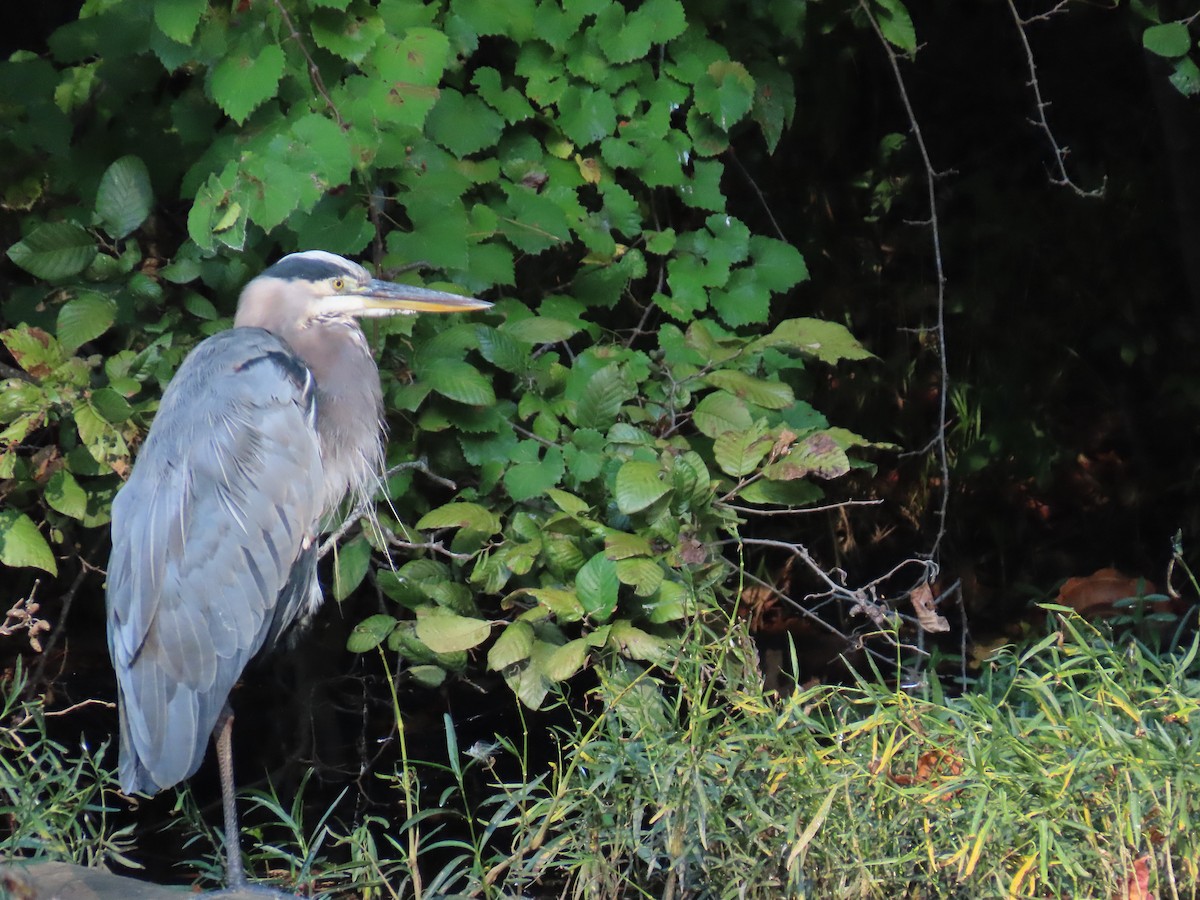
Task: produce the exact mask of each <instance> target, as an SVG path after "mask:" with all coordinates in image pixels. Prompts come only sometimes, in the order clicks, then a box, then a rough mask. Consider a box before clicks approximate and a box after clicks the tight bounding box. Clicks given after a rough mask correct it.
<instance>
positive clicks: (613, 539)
mask: <svg viewBox="0 0 1200 900" xmlns="http://www.w3.org/2000/svg"><path fill="white" fill-rule="evenodd" d="M652 552H653V551H652V550H651V549H650V541H649V540H648V539H646V538H644V537H642V535H640V534H627V533H625V532H623V531H610V532H607V533H606V534H605V535H604V555H605V556H607V557H608V558H609V559H611V560H622V559H629V558H630V557H634V556H650V555H651V553H652Z"/></svg>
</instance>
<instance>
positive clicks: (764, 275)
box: [750, 234, 808, 293]
mask: <svg viewBox="0 0 1200 900" xmlns="http://www.w3.org/2000/svg"><path fill="white" fill-rule="evenodd" d="M750 256H751V258H752V259H753V265H754V273H755V276H756V277H757V280H758V281H759V283H760V284H762V285H763V286H764V287H765V288H767V290H770V291H774V292H775V293H779V292H781V291H786V290H788V289H789V288H792V287H794V286H795V285H797V284H799V283H800V282H802V281H807V280H808V266H807V264H806V263H805V262H804V257H803V256H802V255H801V253H800V251H799V250H797V249H796V248H795V247H793V246H792V245H791V244H788V243H784V242H783V241H778V240H776V239H775V238H770V237H764V236H763V235H759V234H756V235H754V237H752V238H750Z"/></svg>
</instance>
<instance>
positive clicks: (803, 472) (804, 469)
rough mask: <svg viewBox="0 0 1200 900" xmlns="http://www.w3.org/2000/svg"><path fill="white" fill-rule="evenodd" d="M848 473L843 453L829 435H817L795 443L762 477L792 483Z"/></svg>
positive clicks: (848, 461) (848, 463)
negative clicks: (796, 480) (803, 479)
mask: <svg viewBox="0 0 1200 900" xmlns="http://www.w3.org/2000/svg"><path fill="white" fill-rule="evenodd" d="M849 471H850V459H849V457H847V456H846V451H845V450H844V449H843V448H842V447H841V445H839V444H838V442H837V441H836V440H834V439H833V437H832V436H831V435H829V434H827V433H825V432H817V433H816V434H810V435H809V436H808V437H806V438H804V439H803V440H802V441H799V442H797V443H796V444H794V445H793V446H792V448H791V450H790V451H789V452H788V454H787V455H786V456H785V457H784V458H783V459H781V460H780V461H779V462H775V463H771V465H769V466H767V468H766V469H765V470H764V474H765V475H766V476H767V477H768V478H770V479H771V480H773V481H793V480H795V479H797V478H804V477H806V476H808V475H816V476H817V477H818V478H824V479H830V478H840V477H841V476H843V475H845V474H846V473H847V472H849Z"/></svg>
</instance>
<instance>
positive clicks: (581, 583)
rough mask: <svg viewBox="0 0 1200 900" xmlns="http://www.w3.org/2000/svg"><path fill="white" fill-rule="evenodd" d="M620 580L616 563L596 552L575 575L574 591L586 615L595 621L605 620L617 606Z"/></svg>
mask: <svg viewBox="0 0 1200 900" xmlns="http://www.w3.org/2000/svg"><path fill="white" fill-rule="evenodd" d="M620 588H621V582H620V580H619V579H618V578H617V564H616V563H614V562H613V561H612V560H611V559H609V558H608V557H607V556H605V555H604V554H603V553H597V554H596V555H595V556H593V557H592V558H591V559H589V560H588V561H587V562H586V563H584V564H583V568H581V569H580V570H579V572H578V573H577V574H576V576H575V593H576V595H577V596H578V597H579V602H580V604H581V605H582V606H583V609H584V611H585V612H586V613H587V615H588V616H589V617H590V618H591V619H592V620H593V621H596V622H607V621H608V620H609V618H611V616H612V614H613V612H615V611H616V608H617V594H618V592H619V591H620Z"/></svg>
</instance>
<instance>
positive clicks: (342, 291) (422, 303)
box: [234, 250, 491, 335]
mask: <svg viewBox="0 0 1200 900" xmlns="http://www.w3.org/2000/svg"><path fill="white" fill-rule="evenodd" d="M489 306H491V304H490V303H488V302H487V301H485V300H476V299H474V298H472V297H460V296H459V295H457V294H447V293H444V292H442V291H432V290H429V289H428V288H423V287H415V286H413V285H408V284H398V283H396V282H392V281H382V280H380V279H378V278H372V277H371V273H370V272H368V271H367V270H366V269H364V268H363V267H362V266H360V265H359V264H358V263H355V262H351V261H350V260H348V259H343V258H342V257H340V256H337V255H335V254H333V253H326V252H325V251H324V250H306V251H304V252H303V253H292V254H290V255H288V256H285V257H284V258H283V259H281V260H279V262H277V263H275V265H273V266H271V267H270V268H269V269H267V270H266V271H264V272H263V273H262V274H261V275H259V276H258V277H257V278H255V279H254V280H253V281H251V282H250V283H249V284H247V285H246V287H245V288H244V289H243V290H242V296H241V298H240V299H239V300H238V310H237V316H236V318H235V319H234V324H235V325H247V326H256V327H258V328H265V329H267V330H268V331H272V332H274V333H276V334H281V335H282V334H287V333H289V332H294V331H298V330H305V329H307V328H310V327H312V326H314V325H322V324H335V323H337V324H348V323H350V322H351V321H353V320H354V319H356V318H372V317H378V316H395V315H413V314H415V313H424V312H436V313H448V312H466V311H468V310H473V309H486V308H488V307H489Z"/></svg>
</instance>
